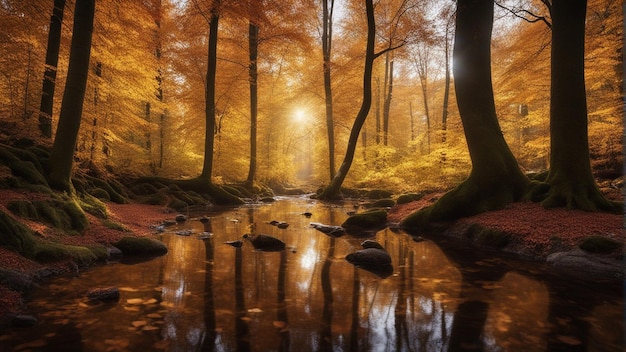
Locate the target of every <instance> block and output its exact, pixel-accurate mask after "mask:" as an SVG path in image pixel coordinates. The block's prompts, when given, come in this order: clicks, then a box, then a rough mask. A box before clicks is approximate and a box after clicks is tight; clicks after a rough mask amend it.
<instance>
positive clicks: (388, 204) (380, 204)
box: [372, 198, 396, 208]
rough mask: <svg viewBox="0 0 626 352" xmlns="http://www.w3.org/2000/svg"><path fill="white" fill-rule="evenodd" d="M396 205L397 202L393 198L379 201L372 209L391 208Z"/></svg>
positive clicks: (373, 204)
mask: <svg viewBox="0 0 626 352" xmlns="http://www.w3.org/2000/svg"><path fill="white" fill-rule="evenodd" d="M394 205H396V202H395V201H394V200H393V199H391V198H384V199H379V200H377V201H375V202H374V203H372V207H375V208H391V207H393V206H394Z"/></svg>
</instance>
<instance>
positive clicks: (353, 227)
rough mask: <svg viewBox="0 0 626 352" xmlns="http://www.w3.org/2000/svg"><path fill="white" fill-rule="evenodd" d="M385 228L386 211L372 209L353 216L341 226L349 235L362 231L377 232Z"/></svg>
mask: <svg viewBox="0 0 626 352" xmlns="http://www.w3.org/2000/svg"><path fill="white" fill-rule="evenodd" d="M385 226H387V211H385V210H383V209H372V210H369V211H366V212H363V213H358V214H354V215H352V216H350V217H349V218H348V219H346V221H344V223H343V224H342V225H341V227H343V228H345V229H346V230H347V231H348V232H349V233H352V232H355V231H358V232H360V231H363V230H365V231H368V230H378V229H382V228H385Z"/></svg>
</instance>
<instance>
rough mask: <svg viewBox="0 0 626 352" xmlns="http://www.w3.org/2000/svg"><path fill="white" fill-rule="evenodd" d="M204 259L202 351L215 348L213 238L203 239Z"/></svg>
mask: <svg viewBox="0 0 626 352" xmlns="http://www.w3.org/2000/svg"><path fill="white" fill-rule="evenodd" d="M203 242H204V251H205V261H204V329H205V334H204V339H203V340H202V350H203V351H213V350H215V338H216V337H217V334H216V324H215V299H214V298H213V262H214V259H215V248H214V246H213V239H212V238H208V239H205V240H203Z"/></svg>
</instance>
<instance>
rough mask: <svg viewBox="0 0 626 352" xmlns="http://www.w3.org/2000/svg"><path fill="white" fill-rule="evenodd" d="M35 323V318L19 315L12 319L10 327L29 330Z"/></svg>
mask: <svg viewBox="0 0 626 352" xmlns="http://www.w3.org/2000/svg"><path fill="white" fill-rule="evenodd" d="M37 322H38V320H37V318H35V317H34V316H32V315H26V314H20V315H16V316H15V317H14V318H13V320H12V321H11V326H13V327H16V328H30V327H33V326H35V325H37Z"/></svg>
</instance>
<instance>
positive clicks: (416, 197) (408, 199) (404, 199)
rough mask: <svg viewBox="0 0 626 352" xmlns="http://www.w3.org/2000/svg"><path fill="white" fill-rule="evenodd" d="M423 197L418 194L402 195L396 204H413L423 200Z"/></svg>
mask: <svg viewBox="0 0 626 352" xmlns="http://www.w3.org/2000/svg"><path fill="white" fill-rule="evenodd" d="M422 197H423V195H422V194H417V193H406V194H401V195H400V196H399V197H398V199H397V200H396V203H398V204H406V203H411V202H414V201H417V200H420V199H422Z"/></svg>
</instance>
